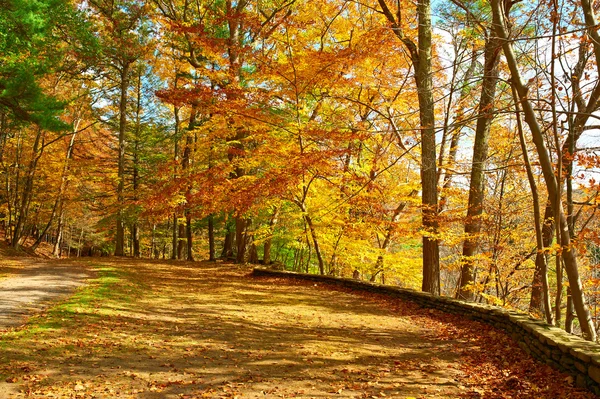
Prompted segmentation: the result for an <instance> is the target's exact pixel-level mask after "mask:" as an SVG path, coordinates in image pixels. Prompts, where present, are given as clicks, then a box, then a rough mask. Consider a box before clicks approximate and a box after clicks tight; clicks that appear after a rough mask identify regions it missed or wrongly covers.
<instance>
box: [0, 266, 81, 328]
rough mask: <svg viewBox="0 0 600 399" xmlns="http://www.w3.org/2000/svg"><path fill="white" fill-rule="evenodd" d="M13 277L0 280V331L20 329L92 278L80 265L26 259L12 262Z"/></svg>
mask: <svg viewBox="0 0 600 399" xmlns="http://www.w3.org/2000/svg"><path fill="white" fill-rule="evenodd" d="M14 262H16V263H19V266H20V267H19V268H16V267H15V266H14V265H13V272H12V274H11V276H10V277H7V278H4V279H1V280H0V331H2V330H6V329H8V328H12V327H17V326H19V325H21V324H23V322H24V321H25V319H26V317H27V316H30V315H32V314H35V313H36V312H39V311H40V310H42V309H43V308H44V307H46V306H47V305H48V302H49V301H50V300H53V299H57V298H60V297H65V296H66V295H68V294H70V293H71V292H73V291H74V290H75V289H76V288H77V287H80V286H81V285H83V284H84V283H85V280H86V279H88V278H89V277H91V272H90V271H89V270H86V269H84V268H82V267H81V265H80V264H77V263H72V262H65V263H59V262H56V261H43V260H39V259H27V258H24V259H22V260H18V261H13V263H14Z"/></svg>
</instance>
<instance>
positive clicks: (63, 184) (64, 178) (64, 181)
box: [31, 119, 80, 251]
mask: <svg viewBox="0 0 600 399" xmlns="http://www.w3.org/2000/svg"><path fill="white" fill-rule="evenodd" d="M79 122H80V119H77V121H76V122H75V123H74V126H73V133H72V134H71V140H69V145H68V147H67V153H66V155H65V162H64V164H63V168H62V173H61V176H60V186H59V187H58V193H56V200H55V201H54V206H53V207H52V212H51V213H50V218H49V219H48V223H47V224H46V226H45V227H44V230H42V232H41V234H40V236H39V237H38V239H37V240H36V241H35V242H34V243H33V245H32V246H31V249H32V250H33V251H35V250H36V249H37V247H38V246H39V245H40V244H41V242H42V238H43V237H44V236H45V235H46V233H47V232H48V230H49V229H50V226H52V223H53V222H54V218H55V217H56V213H57V212H58V210H59V209H60V208H61V207H62V205H61V204H62V201H63V196H64V194H65V191H66V189H67V186H68V184H69V179H68V174H69V163H70V160H71V155H72V154H73V147H74V146H75V137H76V136H77V130H78V129H79Z"/></svg>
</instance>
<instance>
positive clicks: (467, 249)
mask: <svg viewBox="0 0 600 399" xmlns="http://www.w3.org/2000/svg"><path fill="white" fill-rule="evenodd" d="M500 49H501V45H500V41H499V40H498V38H496V37H488V38H487V40H486V43H485V49H484V68H483V83H482V87H481V97H480V100H479V111H478V115H477V125H476V127H475V144H474V145H473V161H472V166H471V181H470V186H469V205H468V208H467V218H466V220H465V237H466V238H465V241H464V243H463V252H462V257H461V273H460V289H459V292H458V298H460V299H464V300H473V293H474V292H473V284H474V283H475V276H474V267H475V264H474V262H473V256H474V255H475V251H476V249H477V242H478V237H477V236H478V235H479V233H480V231H481V215H482V214H483V200H484V187H485V185H484V183H485V171H484V169H485V164H486V161H487V157H488V143H489V139H490V127H491V125H492V120H493V119H494V101H495V98H496V85H497V83H498V61H499V59H500V55H499V53H500Z"/></svg>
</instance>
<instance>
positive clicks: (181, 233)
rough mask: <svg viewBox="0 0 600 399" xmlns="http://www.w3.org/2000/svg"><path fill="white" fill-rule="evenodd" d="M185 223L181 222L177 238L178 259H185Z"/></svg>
mask: <svg viewBox="0 0 600 399" xmlns="http://www.w3.org/2000/svg"><path fill="white" fill-rule="evenodd" d="M183 237H185V224H183V223H179V239H178V240H177V259H180V260H181V259H183V250H184V249H185V247H186V245H185V241H184V238H183Z"/></svg>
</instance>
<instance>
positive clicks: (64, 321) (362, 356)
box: [0, 259, 593, 399]
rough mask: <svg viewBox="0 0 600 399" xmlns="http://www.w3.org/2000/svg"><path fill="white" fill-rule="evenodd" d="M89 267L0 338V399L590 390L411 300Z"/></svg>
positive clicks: (192, 270)
mask: <svg viewBox="0 0 600 399" xmlns="http://www.w3.org/2000/svg"><path fill="white" fill-rule="evenodd" d="M97 270H98V278H97V279H96V280H95V281H94V282H93V283H92V284H91V285H90V286H88V287H87V288H86V289H84V290H81V291H79V292H78V293H77V294H76V295H75V296H73V297H72V298H71V299H70V300H68V301H65V302H63V303H61V304H59V305H57V306H55V307H54V308H52V309H50V310H48V311H47V312H46V313H44V314H42V315H39V316H38V317H35V318H32V319H31V320H30V322H29V323H28V325H27V326H26V327H24V328H22V329H20V330H14V331H11V332H8V333H4V334H2V335H0V350H1V351H2V355H3V356H2V357H1V358H0V377H1V379H0V397H2V398H28V397H31V398H41V397H54V398H144V399H145V398H147V399H153V398H156V399H158V398H187V399H191V398H236V397H237V398H255V397H267V398H292V397H296V398H312V397H315V398H317V397H339V398H386V397H394V398H458V397H463V398H469V397H492V398H493V397H497V398H500V397H503V398H508V397H519V398H523V397H525V398H526V397H532V398H533V397H535V398H540V397H541V398H543V397H547V398H550V397H569V398H592V397H593V396H592V395H591V394H589V393H586V392H583V391H580V390H577V389H575V388H573V387H570V386H568V384H566V383H565V382H564V381H563V380H564V376H562V375H560V374H558V373H555V372H553V371H550V370H546V369H545V367H544V366H541V365H537V364H535V363H533V362H532V361H531V360H527V358H526V357H525V356H524V355H523V354H522V353H521V352H520V350H519V349H518V348H516V347H514V345H513V344H512V343H511V342H510V341H509V340H508V339H507V338H506V337H504V336H503V335H502V334H501V333H500V332H498V331H495V330H493V329H491V328H488V327H486V326H484V325H480V324H478V323H473V322H471V321H468V320H462V319H460V318H459V317H456V316H449V315H445V314H442V313H438V312H432V311H427V310H423V309H419V308H418V307H416V306H415V305H413V304H411V303H404V302H400V301H397V300H390V299H388V298H386V297H381V296H374V295H366V294H361V293H356V292H347V291H340V290H337V289H334V288H332V287H328V286H322V285H320V284H318V285H316V286H315V285H314V284H305V283H298V282H293V281H287V280H280V279H258V278H253V277H250V276H249V275H248V273H249V269H246V268H241V267H239V268H238V267H237V266H235V265H229V264H215V263H183V262H166V261H155V262H147V261H146V262H144V261H132V260H114V259H110V260H106V261H102V262H100V263H99V264H98V265H97ZM490 337H493V340H492V339H490ZM490 341H493V342H490ZM517 360H519V361H520V363H518V364H517V363H516V361H517ZM542 377H543V378H542Z"/></svg>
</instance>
